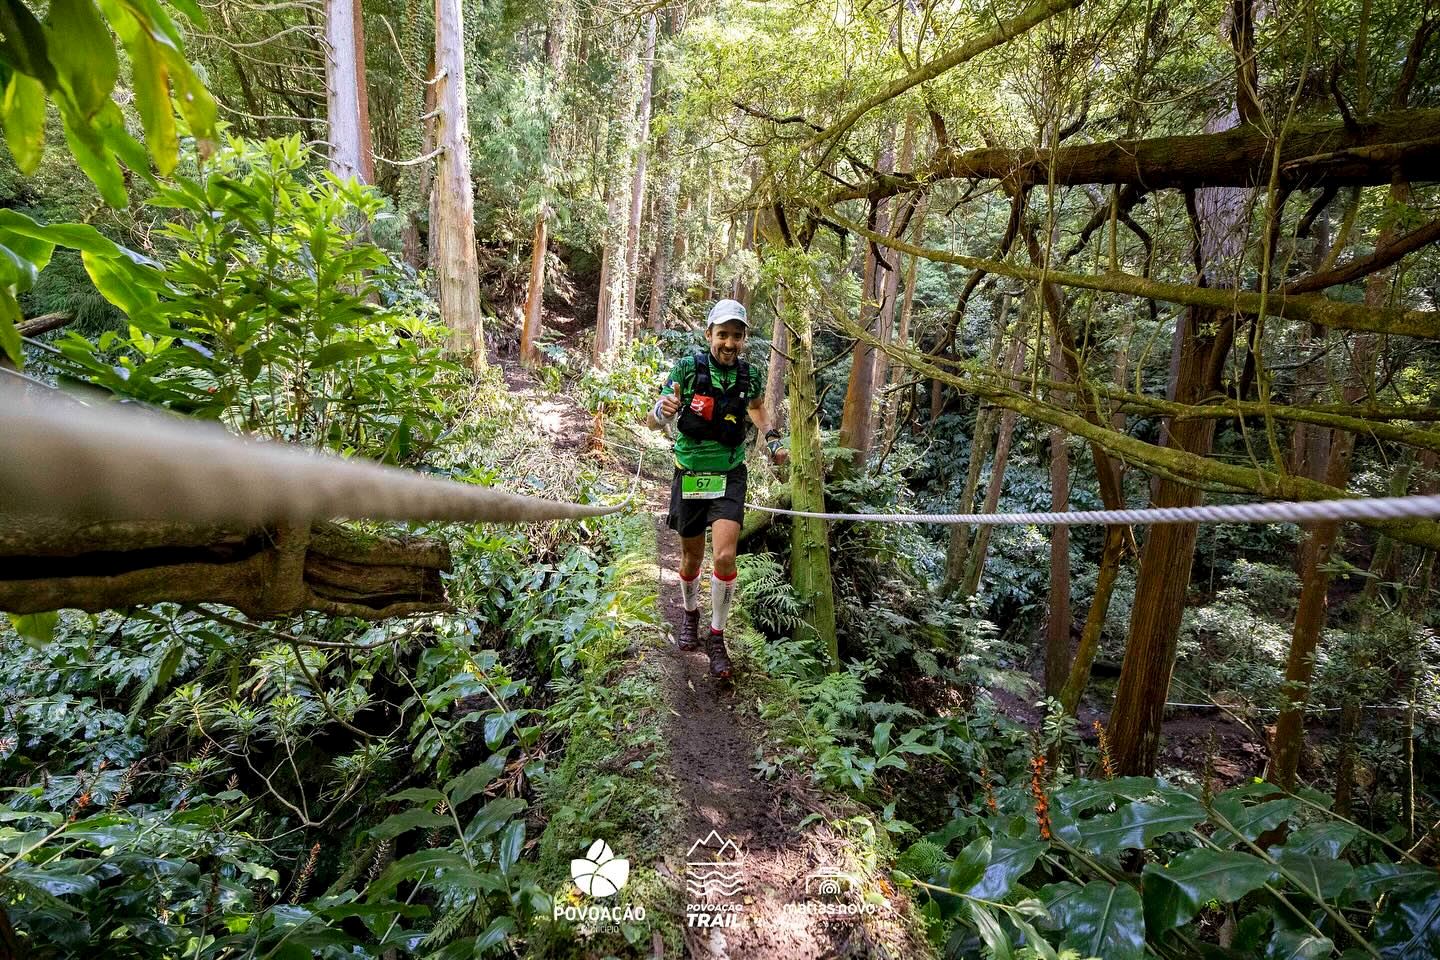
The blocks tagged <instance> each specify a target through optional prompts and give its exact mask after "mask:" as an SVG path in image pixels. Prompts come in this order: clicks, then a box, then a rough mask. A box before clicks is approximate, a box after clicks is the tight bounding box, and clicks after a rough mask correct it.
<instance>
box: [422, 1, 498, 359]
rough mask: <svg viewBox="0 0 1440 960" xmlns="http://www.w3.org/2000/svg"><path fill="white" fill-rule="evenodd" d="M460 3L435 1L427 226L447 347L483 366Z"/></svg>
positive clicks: (483, 334) (482, 327) (483, 349)
mask: <svg viewBox="0 0 1440 960" xmlns="http://www.w3.org/2000/svg"><path fill="white" fill-rule="evenodd" d="M461 2H462V0H435V68H436V70H438V71H439V76H440V79H439V80H438V81H436V83H435V87H436V90H435V102H436V109H437V110H438V114H439V115H438V116H437V117H436V139H437V141H438V142H439V144H440V156H439V157H438V159H437V163H436V168H437V175H436V183H435V196H436V198H437V202H435V203H433V204H432V210H434V211H435V212H436V214H437V218H438V220H439V223H438V224H435V223H432V224H431V237H432V238H433V239H432V244H431V262H432V264H433V265H434V266H435V273H436V278H437V280H438V281H439V286H440V317H441V319H442V320H444V322H445V324H446V326H448V327H449V328H450V344H451V348H452V349H453V350H454V351H455V352H456V353H457V354H461V355H468V356H469V358H470V361H471V363H472V365H473V366H475V367H476V368H477V369H483V368H484V366H485V328H484V322H483V319H482V317H481V313H480V276H479V273H480V271H479V264H478V262H477V258H476V255H475V195H474V188H473V185H472V184H471V181H470V123H469V111H468V108H467V105H466V93H465V44H464V29H465V17H464V12H463V9H462V7H461Z"/></svg>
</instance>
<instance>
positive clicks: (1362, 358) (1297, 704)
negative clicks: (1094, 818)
mask: <svg viewBox="0 0 1440 960" xmlns="http://www.w3.org/2000/svg"><path fill="white" fill-rule="evenodd" d="M1409 199H1410V188H1409V185H1408V184H1406V183H1404V182H1396V183H1395V184H1392V185H1391V187H1390V197H1389V200H1390V203H1391V204H1392V205H1403V204H1405V203H1407V202H1408V201H1409ZM1395 232H1396V230H1395V226H1394V221H1392V222H1391V223H1390V224H1387V225H1386V226H1385V228H1384V229H1382V230H1381V231H1380V237H1379V240H1378V245H1380V246H1384V245H1385V244H1386V243H1389V242H1390V241H1391V240H1393V239H1394V235H1395ZM1389 277H1390V271H1377V272H1376V273H1372V274H1371V275H1370V277H1369V279H1368V280H1367V281H1366V283H1365V303H1366V305H1367V306H1371V307H1379V306H1382V305H1384V303H1385V301H1386V300H1387V299H1388V297H1389V292H1390V284H1389ZM1351 356H1352V363H1351V371H1350V379H1349V381H1348V382H1347V383H1346V385H1345V388H1344V391H1343V396H1344V400H1345V403H1347V404H1356V403H1359V402H1360V401H1361V400H1363V399H1365V398H1366V397H1367V396H1369V394H1370V388H1371V383H1370V381H1371V378H1372V376H1373V374H1374V362H1375V337H1374V335H1373V334H1361V335H1360V336H1359V337H1357V338H1356V343H1355V346H1354V349H1353V351H1352V354H1351ZM1354 453H1355V434H1353V433H1350V432H1348V431H1343V430H1336V431H1334V433H1333V434H1332V436H1331V439H1330V455H1329V460H1328V462H1327V464H1326V467H1325V482H1326V483H1328V484H1329V485H1331V486H1332V487H1336V488H1337V489H1340V490H1344V489H1345V488H1346V487H1347V486H1348V485H1349V483H1350V468H1351V462H1352V458H1353V456H1354ZM1339 529H1340V525H1339V524H1338V523H1333V522H1331V523H1316V524H1308V525H1306V526H1305V530H1306V538H1305V540H1304V542H1303V543H1302V544H1301V548H1300V549H1301V558H1302V559H1301V564H1300V600H1299V602H1298V604H1297V605H1296V610H1295V628H1294V631H1293V632H1292V633H1291V635H1290V653H1289V656H1288V657H1287V658H1286V661H1285V688H1284V689H1285V696H1284V701H1283V702H1284V706H1283V707H1282V708H1281V710H1280V715H1279V716H1278V717H1277V718H1276V719H1275V739H1274V745H1273V748H1272V749H1271V751H1270V770H1269V779H1270V780H1271V782H1273V783H1275V784H1277V785H1278V786H1281V787H1284V788H1285V789H1286V790H1293V789H1294V787H1295V777H1296V774H1297V773H1298V772H1299V768H1300V754H1301V753H1302V752H1303V750H1304V747H1305V705H1306V703H1307V702H1308V701H1309V699H1310V681H1311V679H1312V677H1313V676H1314V673H1315V654H1316V651H1317V650H1318V649H1319V646H1320V636H1321V634H1322V633H1323V631H1324V629H1325V620H1326V606H1327V597H1328V595H1329V592H1330V551H1331V549H1332V548H1333V547H1334V545H1335V535H1336V534H1337V533H1338V532H1339Z"/></svg>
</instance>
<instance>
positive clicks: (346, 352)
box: [310, 340, 375, 370]
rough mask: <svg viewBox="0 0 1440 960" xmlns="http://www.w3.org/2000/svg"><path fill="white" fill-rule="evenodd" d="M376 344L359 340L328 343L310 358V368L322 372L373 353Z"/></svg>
mask: <svg viewBox="0 0 1440 960" xmlns="http://www.w3.org/2000/svg"><path fill="white" fill-rule="evenodd" d="M374 350H375V346H374V344H369V343H362V342H360V341H358V340H340V341H337V342H335V343H327V344H326V345H325V346H323V347H321V348H320V349H319V350H317V351H316V352H315V356H313V357H311V358H310V366H311V367H312V368H313V369H315V370H322V369H324V368H325V367H330V366H334V365H335V364H337V363H340V362H341V361H344V360H353V359H355V358H356V357H361V356H364V355H365V354H367V353H373V352H374Z"/></svg>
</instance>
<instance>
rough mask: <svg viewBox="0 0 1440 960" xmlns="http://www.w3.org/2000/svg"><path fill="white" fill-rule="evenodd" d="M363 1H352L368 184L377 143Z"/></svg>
mask: <svg viewBox="0 0 1440 960" xmlns="http://www.w3.org/2000/svg"><path fill="white" fill-rule="evenodd" d="M362 7H363V4H362V3H361V0H351V3H350V9H351V10H352V11H353V13H354V23H355V25H354V27H353V28H352V35H353V37H354V40H355V79H356V83H355V96H356V99H357V100H358V101H359V105H360V110H359V116H360V176H361V178H362V179H363V180H364V181H365V182H366V183H374V182H375V142H374V139H373V137H372V136H371V130H370V88H369V80H368V78H369V76H370V75H369V73H367V72H366V70H365V18H364V15H363V11H362Z"/></svg>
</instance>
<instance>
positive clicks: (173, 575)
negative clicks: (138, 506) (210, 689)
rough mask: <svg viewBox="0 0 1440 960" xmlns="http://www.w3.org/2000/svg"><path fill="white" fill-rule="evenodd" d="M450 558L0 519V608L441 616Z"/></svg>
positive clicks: (424, 545)
mask: <svg viewBox="0 0 1440 960" xmlns="http://www.w3.org/2000/svg"><path fill="white" fill-rule="evenodd" d="M450 566H451V562H450V551H449V548H448V547H447V546H446V545H445V544H444V543H442V542H440V541H436V540H429V539H406V538H400V537H391V536H380V535H374V534H367V533H363V532H361V531H358V530H356V529H354V528H351V527H344V526H341V525H339V524H334V523H318V524H315V525H313V526H312V525H308V524H299V523H290V524H287V523H278V524H274V525H270V526H265V527H260V528H256V529H251V530H246V529H241V528H236V527H224V526H215V525H202V524H183V523H175V522H171V521H164V520H144V521H101V522H96V521H87V520H74V519H58V518H45V517H24V518H17V517H6V516H0V610H5V611H8V612H11V613H22V614H23V613H39V612H43V611H47V610H59V609H65V608H70V609H79V610H87V611H92V612H94V611H99V610H107V609H121V608H125V607H132V606H140V605H144V604H152V603H164V602H172V603H220V604H224V605H226V606H230V607H234V608H235V609H237V610H239V611H241V612H242V613H244V614H245V615H246V616H248V617H250V618H251V619H256V620H263V619H274V618H277V617H284V616H290V615H293V614H296V613H300V612H302V611H305V610H315V611H319V612H321V613H328V614H332V615H335V616H348V617H360V618H362V619H366V620H379V619H383V618H386V617H394V616H403V615H406V614H413V613H423V612H429V611H438V610H444V609H446V608H447V606H448V604H447V602H446V598H445V586H444V583H443V581H442V580H441V574H442V573H445V572H448V571H449V570H450Z"/></svg>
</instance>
